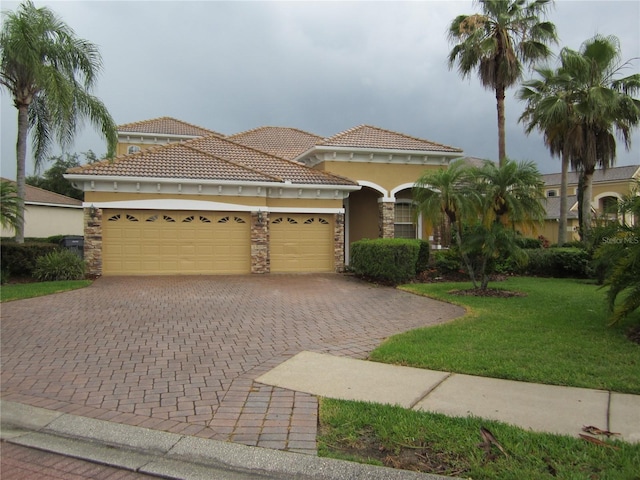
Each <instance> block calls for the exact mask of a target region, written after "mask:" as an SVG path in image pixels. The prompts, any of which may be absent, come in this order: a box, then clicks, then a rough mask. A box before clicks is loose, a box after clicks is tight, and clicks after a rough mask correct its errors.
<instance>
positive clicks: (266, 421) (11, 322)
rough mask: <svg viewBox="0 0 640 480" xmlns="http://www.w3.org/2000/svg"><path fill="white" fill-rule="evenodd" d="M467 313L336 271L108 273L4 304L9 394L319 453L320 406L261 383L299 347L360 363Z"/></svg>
mask: <svg viewBox="0 0 640 480" xmlns="http://www.w3.org/2000/svg"><path fill="white" fill-rule="evenodd" d="M460 314H462V309H460V308H458V307H455V306H452V305H448V304H443V303H440V302H436V301H434V300H430V299H427V298H421V297H418V296H414V295H411V294H408V293H405V292H401V291H398V290H395V289H392V288H387V287H376V286H372V285H369V284H367V283H364V282H361V281H359V280H357V279H354V278H352V277H348V276H341V275H330V274H328V275H264V276H260V275H253V276H222V277H191V276H190V277H111V278H101V279H99V280H97V281H96V282H95V283H94V284H93V285H92V286H91V287H89V288H86V289H83V290H76V291H73V292H66V293H61V294H57V295H51V296H48V297H40V298H34V299H29V300H21V301H15V302H9V303H5V304H3V305H2V332H1V334H2V378H1V387H2V398H3V399H5V400H10V401H15V402H21V403H25V404H29V405H32V406H39V407H43V408H48V409H54V410H58V411H61V412H66V413H73V414H75V415H82V416H86V417H92V418H98V419H102V420H109V421H113V422H119V423H125V424H130V425H138V426H143V427H148V428H152V429H158V430H164V431H170V432H174V433H180V434H188V435H196V436H200V437H205V438H213V439H219V440H228V441H233V442H238V443H243V444H247V445H257V446H262V447H268V448H276V449H286V450H291V451H297V452H305V453H315V451H316V445H315V435H316V425H317V401H316V398H315V397H313V396H311V395H308V394H304V393H300V392H292V391H288V390H283V389H279V388H275V387H270V386H266V385H262V384H259V383H256V382H254V379H255V378H257V377H258V376H260V375H261V374H263V373H265V372H266V371H268V370H270V369H271V368H273V367H275V366H276V365H278V364H280V363H281V362H283V361H284V360H286V359H287V358H289V357H291V356H293V355H295V354H296V353H298V352H300V351H302V350H311V351H315V352H327V353H331V354H334V355H343V356H350V357H356V358H365V357H366V356H367V354H368V352H370V351H371V350H372V349H373V348H375V347H376V346H377V345H378V344H379V343H380V342H381V341H382V340H383V339H384V338H385V337H388V336H389V335H393V334H395V333H399V332H403V331H406V330H409V329H413V328H416V327H421V326H426V325H434V324H437V323H440V322H443V321H446V320H449V319H451V318H454V317H456V316H459V315H460Z"/></svg>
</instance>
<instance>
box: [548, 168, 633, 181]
mask: <svg viewBox="0 0 640 480" xmlns="http://www.w3.org/2000/svg"><path fill="white" fill-rule="evenodd" d="M634 175H636V177H635V178H639V177H640V165H627V166H625V167H613V168H607V169H606V170H596V171H595V173H594V174H593V183H596V182H616V181H621V180H631V179H632V178H634ZM560 177H561V174H560V173H548V174H546V175H542V179H543V180H544V183H545V185H560ZM567 181H568V183H569V184H577V183H578V173H577V172H569V174H568V175H567Z"/></svg>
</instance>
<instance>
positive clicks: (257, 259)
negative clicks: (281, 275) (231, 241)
mask: <svg viewBox="0 0 640 480" xmlns="http://www.w3.org/2000/svg"><path fill="white" fill-rule="evenodd" d="M270 271H271V261H270V258H269V214H268V213H267V212H260V213H258V212H251V273H269V272H270Z"/></svg>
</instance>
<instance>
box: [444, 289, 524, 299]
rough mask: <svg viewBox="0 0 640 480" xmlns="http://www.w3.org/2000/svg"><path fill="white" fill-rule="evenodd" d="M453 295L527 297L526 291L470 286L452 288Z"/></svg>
mask: <svg viewBox="0 0 640 480" xmlns="http://www.w3.org/2000/svg"><path fill="white" fill-rule="evenodd" d="M449 293H450V294H452V295H461V296H471V297H493V298H511V297H526V296H527V294H526V293H524V292H513V291H511V290H502V289H500V288H485V289H482V288H469V289H467V290H451V291H450V292H449Z"/></svg>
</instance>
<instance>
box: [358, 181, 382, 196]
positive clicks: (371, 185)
mask: <svg viewBox="0 0 640 480" xmlns="http://www.w3.org/2000/svg"><path fill="white" fill-rule="evenodd" d="M358 185H360V186H361V187H368V188H371V189H373V190H375V191H376V192H379V193H381V194H382V196H383V197H388V196H389V192H388V191H387V189H386V188H384V187H381V186H380V185H378V184H377V183H373V182H370V181H368V180H358Z"/></svg>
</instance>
